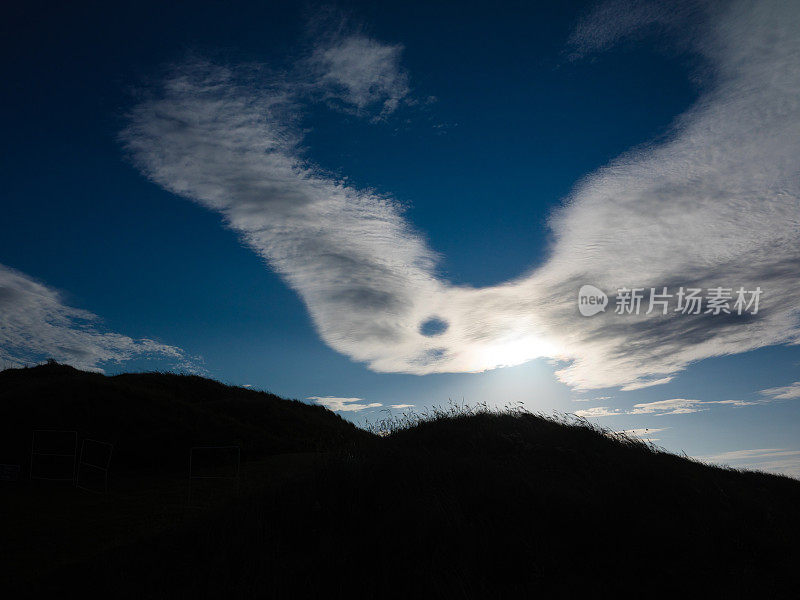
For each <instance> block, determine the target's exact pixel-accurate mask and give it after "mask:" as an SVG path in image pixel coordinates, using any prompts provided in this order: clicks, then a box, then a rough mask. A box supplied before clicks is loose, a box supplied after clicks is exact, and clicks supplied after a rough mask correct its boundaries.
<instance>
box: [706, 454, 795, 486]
mask: <svg viewBox="0 0 800 600" xmlns="http://www.w3.org/2000/svg"><path fill="white" fill-rule="evenodd" d="M697 458H698V459H699V460H702V461H705V462H709V463H716V464H723V465H728V466H731V467H736V468H740V469H758V470H761V471H767V472H771V473H778V474H781V475H788V476H789V477H795V478H797V479H800V450H791V449H785V448H758V449H753V450H734V451H732V452H724V453H722V454H715V455H712V456H699V457H697Z"/></svg>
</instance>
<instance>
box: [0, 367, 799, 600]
mask: <svg viewBox="0 0 800 600" xmlns="http://www.w3.org/2000/svg"><path fill="white" fill-rule="evenodd" d="M31 372H34V373H35V374H36V376H35V377H31ZM0 385H2V386H3V387H2V396H0V399H2V405H3V410H4V411H5V413H4V415H11V418H16V419H19V418H20V416H23V417H24V418H25V419H27V421H25V423H24V424H23V425H21V426H20V429H21V430H22V431H24V432H27V431H28V428H29V426H30V424H32V423H37V424H38V423H39V421H41V420H43V419H44V420H46V418H50V419H52V420H51V421H50V422H51V423H52V424H53V425H56V424H57V425H59V426H66V425H68V424H69V425H70V426H74V427H78V426H80V427H85V428H86V429H87V431H90V430H92V428H95V429H96V430H98V431H100V430H101V429H102V430H103V431H109V430H110V431H115V432H116V434H117V438H116V439H117V440H118V443H119V445H120V447H121V448H122V447H125V448H128V447H132V445H133V442H134V441H136V443H140V442H141V440H149V442H148V443H149V444H151V445H152V447H153V448H155V449H156V450H158V451H159V452H161V453H162V454H164V455H169V454H170V453H174V454H175V455H178V454H180V453H179V452H178V450H179V449H180V448H182V447H184V446H185V445H186V444H187V443H188V442H189V441H190V440H192V441H193V440H199V439H210V438H216V437H217V436H228V437H233V436H237V437H238V438H239V439H241V440H242V442H243V443H244V444H245V445H246V447H247V448H248V453H249V455H250V456H251V457H252V456H253V455H255V454H258V453H259V452H273V451H276V450H282V449H287V448H298V449H300V448H305V449H308V448H323V447H324V448H327V449H328V451H327V452H324V453H315V454H302V455H282V456H272V457H269V458H268V459H266V460H262V461H259V460H256V461H250V462H248V463H247V464H246V469H245V477H244V480H243V482H242V491H241V493H239V494H238V495H234V496H232V497H230V498H227V499H226V500H225V501H224V503H218V504H216V505H212V506H210V507H209V508H208V509H207V510H199V511H198V510H196V509H194V508H190V507H187V506H186V500H185V498H186V495H185V493H184V492H182V491H181V490H183V489H184V488H181V487H180V486H181V485H183V483H181V482H182V481H183V480H180V481H179V480H178V479H175V481H174V482H173V481H172V480H171V479H169V477H165V476H161V479H160V480H157V479H155V478H154V479H153V481H152V483H151V484H147V481H144V480H143V481H142V482H140V488H141V489H139V491H136V490H134V489H133V488H131V490H132V491H128V490H126V489H122V488H118V489H115V490H113V491H112V492H111V493H109V494H108V495H107V496H97V495H90V494H86V493H83V492H81V491H79V490H75V489H63V490H61V491H59V493H58V494H53V495H52V496H50V495H48V496H44V495H43V494H44V493H45V490H44V489H43V488H40V487H36V486H27V487H26V485H25V484H24V482H23V483H20V484H19V485H17V487H16V488H14V487H9V486H8V485H7V486H6V487H5V488H4V489H5V490H8V491H9V494H7V495H6V496H5V498H2V499H3V502H4V503H5V504H4V505H3V507H2V508H3V510H4V511H5V514H11V515H12V518H11V520H10V523H11V524H12V525H13V527H12V528H11V529H9V531H10V532H11V533H12V535H14V536H16V537H15V538H14V539H16V540H22V541H24V542H25V543H26V548H27V549H26V550H25V553H23V552H21V551H20V550H19V547H21V545H22V543H19V544H18V545H17V546H16V548H17V549H16V550H14V551H13V552H12V554H11V556H12V557H13V558H14V559H15V561H16V562H15V563H13V564H14V565H15V566H14V569H15V571H14V572H15V576H14V577H11V576H9V577H8V578H7V579H8V580H9V581H12V583H14V582H16V585H17V587H19V588H20V591H21V592H22V593H23V595H24V593H27V594H28V595H30V596H37V597H53V596H57V595H64V593H65V592H70V591H75V590H81V591H82V592H87V591H91V592H94V593H95V594H98V593H99V594H103V596H105V597H115V598H193V599H195V598H220V597H226V598H262V597H266V598H339V597H347V598H375V599H382V598H428V597H433V598H454V599H455V598H458V599H461V598H529V597H544V598H561V597H565V598H572V597H579V598H582V597H596V596H598V597H605V596H607V595H612V596H621V597H631V596H640V595H648V596H655V597H665V596H667V597H689V598H694V597H709V598H796V597H797V595H796V590H797V589H798V588H797V586H798V585H800V571H798V568H797V565H798V564H800V544H798V541H797V540H798V534H800V510H798V507H800V481H797V480H794V479H790V478H786V477H779V476H775V475H768V474H764V473H756V472H742V471H736V470H732V469H724V468H719V467H712V466H708V465H704V464H701V463H698V462H696V461H692V460H689V459H687V458H684V457H680V456H676V455H674V454H669V453H666V452H663V451H661V450H659V449H658V448H655V447H652V446H648V445H647V444H644V443H642V442H639V441H637V440H631V439H627V438H624V437H618V436H614V435H609V434H608V433H606V432H603V431H600V430H597V429H596V428H593V427H591V426H589V425H588V424H586V423H580V422H574V421H568V420H556V419H552V418H543V417H540V416H536V415H532V414H529V413H525V412H522V411H508V412H502V413H494V412H488V411H481V410H478V411H472V412H471V413H470V414H458V412H455V413H452V414H448V415H445V414H441V413H440V414H435V415H434V416H433V417H432V418H429V419H420V420H418V421H414V422H407V423H405V424H402V425H401V426H400V427H395V428H394V431H393V432H392V433H391V434H390V435H386V436H377V435H372V434H368V433H366V432H363V431H360V430H356V429H355V428H353V427H352V426H351V425H350V424H348V423H345V422H344V421H342V420H341V419H339V418H338V417H335V416H333V415H332V414H330V413H329V412H327V411H324V410H322V409H317V408H314V407H309V406H305V405H302V404H301V403H292V402H287V401H284V400H280V399H278V398H275V397H273V396H269V395H267V394H260V393H256V392H250V391H247V390H241V389H239V388H230V387H228V386H223V385H221V384H219V383H216V382H212V381H207V380H203V379H201V378H195V377H185V376H173V375H159V374H147V375H124V376H118V377H110V378H109V377H103V376H100V375H93V374H86V373H79V372H74V371H71V370H66V369H64V368H62V367H58V368H56V367H48V368H42V369H38V370H29V372H28V373H20V372H6V373H3V374H0ZM9 407H11V408H9ZM45 408H46V409H47V410H45ZM48 411H49V412H48ZM15 415H16V417H15ZM3 419H4V426H5V427H6V430H7V431H11V430H13V425H14V424H18V422H19V421H17V422H16V423H12V426H9V425H8V423H9V422H8V421H6V420H5V419H6V417H5V416H4V417H3ZM165 448H166V449H165ZM155 454H156V452H153V455H152V456H151V457H150V459H153V460H154V459H155ZM147 458H148V457H147V456H145V455H139V454H136V452H134V451H131V452H130V454H129V455H128V460H130V461H132V464H139V463H142V462H143V461H145V459H147ZM184 483H185V482H184ZM148 485H149V487H148ZM145 488H147V489H145ZM134 492H135V493H138V494H139V495H140V496H139V497H141V498H142V499H146V502H145V501H144V500H143V501H141V502H140V501H138V500H136V498H133V497H131V496H130V495H131V494H133V493H134ZM15 494H16V495H15ZM15 498H16V500H15ZM48 506H49V507H50V508H48ZM146 510H147V511H149V512H145V511H146ZM51 513H52V515H54V516H53V518H51V519H50V520H49V521H48V522H47V524H46V526H44V527H43V526H38V527H34V524H36V523H39V522H40V520H41V519H42V518H43V517H46V516H48V515H50V514H51ZM63 515H69V519H64V518H63ZM153 520H155V521H157V525H158V526H157V527H156V526H152V527H151V526H150V525H148V523H149V522H150V521H153ZM133 522H136V523H144V525H142V526H141V528H138V527H139V526H137V529H136V530H135V531H129V530H128V529H130V527H126V524H128V523H133ZM148 527H149V528H148ZM34 529H35V530H36V531H35V533H36V535H37V536H38V537H35V536H34V534H33V530H34ZM56 539H57V540H58V541H59V544H60V545H58V544H52V543H50V540H56ZM101 539H102V542H101V541H99V540H101ZM30 540H34V541H30ZM43 548H47V549H48V550H49V553H48V555H47V556H48V559H47V561H43V560H41V556H42V552H43V550H42V549H43ZM76 548H79V549H80V552H76ZM4 564H12V563H4ZM19 573H21V574H23V575H24V576H23V575H16V574H19Z"/></svg>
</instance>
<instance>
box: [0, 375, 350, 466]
mask: <svg viewBox="0 0 800 600" xmlns="http://www.w3.org/2000/svg"><path fill="white" fill-rule="evenodd" d="M34 429H67V430H76V431H78V433H79V436H80V437H81V438H85V437H86V438H92V439H97V440H101V441H106V442H109V443H112V444H114V463H115V466H116V468H117V469H128V470H129V469H159V470H164V469H185V468H186V460H187V452H188V448H189V447H190V446H193V445H203V444H219V443H225V444H239V445H241V447H242V460H252V459H253V458H257V457H260V456H265V455H269V454H279V453H287V452H308V451H323V450H331V449H334V448H339V447H342V446H343V445H345V446H346V445H347V444H350V443H353V442H354V441H355V440H357V439H360V438H363V437H365V436H366V434H365V433H364V432H363V431H361V430H359V429H357V428H356V427H355V426H353V425H352V424H351V423H350V422H348V421H345V420H344V419H342V418H340V417H339V416H338V415H336V414H335V413H332V412H331V411H329V410H326V409H325V408H323V407H321V406H313V405H308V404H305V403H302V402H298V401H295V400H284V399H283V398H279V397H278V396H275V395H274V394H268V393H264V392H258V391H253V390H249V389H246V388H241V387H233V386H228V385H224V384H222V383H219V382H217V381H213V380H211V379H205V378H203V377H198V376H194V375H175V374H170V373H128V374H123V375H116V376H113V377H107V376H105V375H102V374H99V373H88V372H85V371H79V370H77V369H74V368H72V367H69V366H65V365H59V364H47V365H41V366H38V367H33V368H27V369H8V370H5V371H2V372H0V439H1V440H2V442H0V463H2V462H6V463H10V462H16V463H17V464H22V465H27V464H28V460H29V458H30V457H29V453H30V447H31V431H32V430H34Z"/></svg>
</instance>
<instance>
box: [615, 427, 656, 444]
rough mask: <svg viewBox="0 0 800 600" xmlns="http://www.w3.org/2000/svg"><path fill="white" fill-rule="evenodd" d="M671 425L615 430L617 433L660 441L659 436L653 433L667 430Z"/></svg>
mask: <svg viewBox="0 0 800 600" xmlns="http://www.w3.org/2000/svg"><path fill="white" fill-rule="evenodd" d="M667 429H669V427H660V428H658V427H653V428H639V429H623V430H622V431H615V432H614V433H616V434H617V435H626V436H631V437H637V438H640V439H643V440H648V441H651V442H658V441H660V440H659V439H658V438H654V437H653V435H655V434H656V433H659V432H661V431H666V430H667Z"/></svg>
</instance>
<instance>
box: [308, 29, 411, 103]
mask: <svg viewBox="0 0 800 600" xmlns="http://www.w3.org/2000/svg"><path fill="white" fill-rule="evenodd" d="M402 52H403V46H401V45H399V44H383V43H381V42H378V41H376V40H374V39H371V38H369V37H366V36H364V35H361V34H352V35H345V36H342V35H336V36H333V37H332V38H330V39H326V40H325V41H323V42H322V43H319V44H318V45H317V47H316V48H315V49H314V51H313V53H312V55H311V56H310V57H309V59H308V61H307V65H308V68H309V69H310V70H311V74H310V77H311V81H310V86H311V88H313V89H314V90H315V91H317V92H321V93H322V94H323V95H324V97H325V98H326V99H329V100H335V101H338V102H342V103H344V105H345V106H344V108H348V107H352V109H353V110H355V112H356V113H362V112H363V111H365V110H367V109H368V108H370V107H371V106H375V105H378V106H380V112H379V115H378V117H385V116H386V115H388V114H390V113H392V112H394V111H395V110H396V109H397V107H398V106H399V104H400V102H401V101H402V100H404V99H405V98H407V97H408V95H409V93H410V89H409V86H408V74H407V73H406V72H405V70H404V69H403V68H402V67H401V65H400V56H401V54H402ZM339 106H341V105H339Z"/></svg>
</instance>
